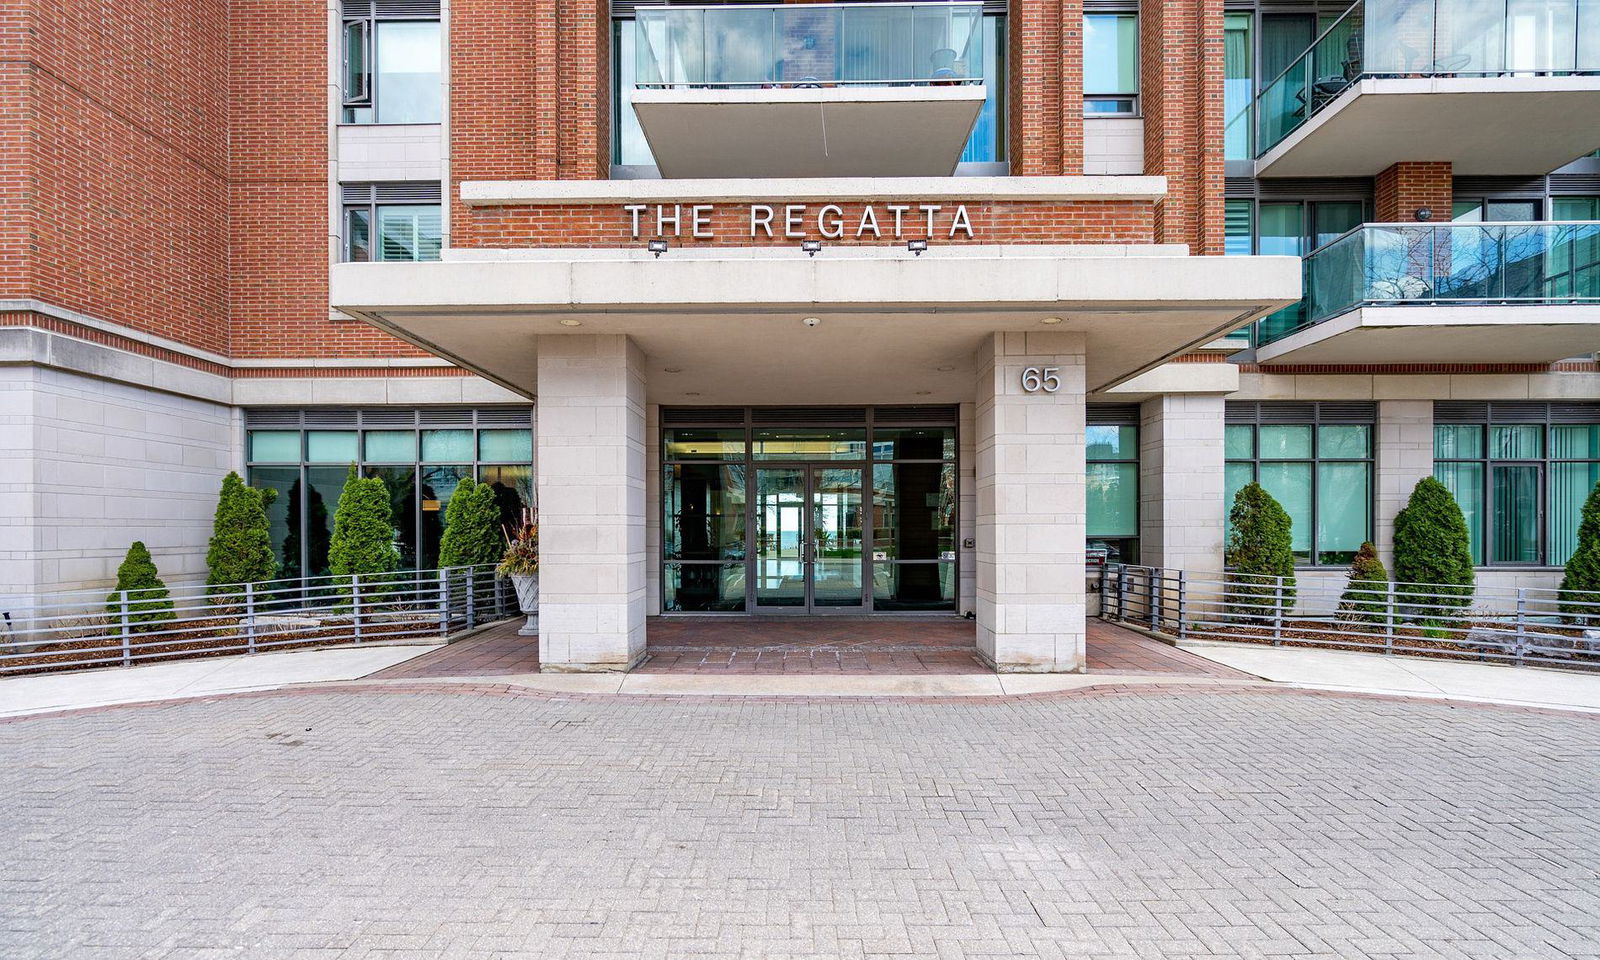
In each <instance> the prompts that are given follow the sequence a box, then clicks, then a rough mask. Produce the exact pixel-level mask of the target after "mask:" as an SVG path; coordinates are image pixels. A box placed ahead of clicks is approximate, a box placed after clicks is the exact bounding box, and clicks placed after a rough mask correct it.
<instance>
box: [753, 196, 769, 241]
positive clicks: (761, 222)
mask: <svg viewBox="0 0 1600 960" xmlns="http://www.w3.org/2000/svg"><path fill="white" fill-rule="evenodd" d="M757 227H760V228H761V230H762V232H763V233H765V234H766V235H767V239H769V240H770V239H772V208H771V207H769V206H767V205H766V204H764V203H753V204H751V205H750V239H752V240H754V239H755V236H756V228H757Z"/></svg>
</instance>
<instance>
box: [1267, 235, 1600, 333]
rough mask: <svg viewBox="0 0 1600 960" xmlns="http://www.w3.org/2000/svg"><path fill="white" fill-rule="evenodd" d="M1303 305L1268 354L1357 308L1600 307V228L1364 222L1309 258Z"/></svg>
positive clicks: (1289, 314) (1282, 317)
mask: <svg viewBox="0 0 1600 960" xmlns="http://www.w3.org/2000/svg"><path fill="white" fill-rule="evenodd" d="M1304 270H1305V285H1304V288H1303V289H1304V299H1302V300H1301V301H1300V302H1299V303H1297V304H1295V305H1294V306H1292V307H1288V308H1286V309H1284V310H1280V311H1279V312H1278V313H1275V314H1273V315H1272V316H1270V317H1268V318H1266V319H1265V320H1262V321H1260V322H1259V323H1257V324H1256V327H1255V337H1254V339H1255V345H1256V346H1258V347H1260V346H1265V345H1266V344H1269V343H1273V342H1274V341H1277V340H1282V339H1283V338H1284V337H1287V336H1289V335H1290V334H1292V333H1295V332H1296V331H1299V330H1304V329H1306V328H1307V327H1312V326H1315V325H1316V324H1319V323H1322V322H1323V321H1324V320H1329V319H1332V318H1333V317H1337V316H1339V315H1340V314H1342V313H1347V312H1349V311H1350V310H1353V309H1355V308H1356V307H1367V306H1400V305H1410V304H1420V305H1424V306H1444V305H1449V304H1566V303H1600V221H1581V222H1572V223H1549V222H1544V223H1441V224H1421V223H1369V224H1365V225H1363V226H1359V227H1356V228H1355V229H1354V230H1351V231H1350V232H1349V233H1346V234H1344V235H1343V236H1341V237H1339V238H1338V239H1336V240H1333V241H1331V242H1329V243H1327V244H1324V245H1323V246H1322V247H1320V248H1319V249H1317V250H1315V251H1313V252H1312V253H1311V255H1310V256H1308V257H1306V258H1305V261H1304Z"/></svg>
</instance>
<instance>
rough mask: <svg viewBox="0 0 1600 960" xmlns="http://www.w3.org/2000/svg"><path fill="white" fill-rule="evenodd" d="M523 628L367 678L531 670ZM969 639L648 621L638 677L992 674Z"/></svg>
mask: <svg viewBox="0 0 1600 960" xmlns="http://www.w3.org/2000/svg"><path fill="white" fill-rule="evenodd" d="M522 623H523V622H522V621H521V620H512V621H508V622H506V623H502V624H498V625H496V626H494V627H491V628H489V629H488V630H485V631H483V632H482V633H480V634H478V635H476V636H473V637H469V638H467V639H465V640H461V641H458V642H456V643H452V644H450V645H449V646H447V647H443V648H441V649H438V650H434V651H432V652H430V653H427V654H425V655H423V656H421V657H417V658H416V659H413V660H408V661H406V662H405V663H401V664H396V665H395V666H392V667H389V668H387V669H385V670H383V671H381V672H379V673H376V674H374V677H376V678H378V679H384V680H412V679H421V678H431V677H492V676H506V675H510V674H520V673H538V672H539V642H538V638H537V637H523V636H519V635H518V633H517V631H518V630H519V629H521V627H522ZM976 632H977V628H976V626H975V625H974V624H973V623H972V622H971V621H967V620H959V619H957V618H955V617H945V618H941V619H936V620H935V619H897V618H885V617H879V618H859V617H803V618H788V619H763V618H750V619H746V618H743V617H721V618H709V617H699V618H697V617H651V618H650V620H649V621H648V623H647V625H646V635H647V639H646V650H647V652H648V654H649V656H648V657H647V658H646V660H645V662H644V663H642V664H641V665H640V666H639V667H638V668H637V672H639V673H649V674H655V673H670V674H713V675H718V676H728V675H742V674H749V675H791V676H793V675H831V674H855V675H868V674H877V675H892V676H928V675H944V676H952V675H962V674H980V675H983V674H992V673H993V672H994V671H993V670H992V669H991V668H989V667H987V666H985V665H984V663H983V661H982V660H980V659H979V658H978V653H977V648H976ZM1086 647H1087V655H1088V667H1089V672H1090V673H1123V674H1159V675H1164V676H1192V677H1213V678H1217V679H1228V680H1241V679H1247V678H1249V677H1250V674H1247V673H1244V672H1242V671H1239V670H1235V669H1233V668H1232V667H1227V666H1224V665H1222V664H1219V663H1214V662H1212V661H1210V660H1207V659H1205V658H1204V657H1200V656H1197V655H1195V654H1193V653H1190V652H1188V651H1186V650H1179V649H1177V648H1176V647H1174V646H1172V645H1171V644H1166V643H1162V642H1160V641H1158V640H1152V639H1150V638H1149V637H1146V636H1143V635H1141V634H1139V633H1135V632H1134V631H1132V630H1129V629H1127V628H1126V627H1121V626H1117V625H1116V624H1111V623H1106V622H1104V621H1101V620H1090V621H1089V627H1088V639H1087V644H1086Z"/></svg>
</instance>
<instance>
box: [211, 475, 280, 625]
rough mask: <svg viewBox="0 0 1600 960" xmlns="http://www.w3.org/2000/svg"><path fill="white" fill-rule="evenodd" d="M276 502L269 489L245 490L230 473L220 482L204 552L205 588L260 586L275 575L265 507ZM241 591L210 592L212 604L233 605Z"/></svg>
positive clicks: (239, 481) (275, 570)
mask: <svg viewBox="0 0 1600 960" xmlns="http://www.w3.org/2000/svg"><path fill="white" fill-rule="evenodd" d="M277 498H278V491H276V490H273V489H272V488H270V487H268V488H265V489H256V488H255V487H248V486H245V482H244V479H243V478H242V477H240V476H239V475H238V474H237V473H232V472H230V473H229V474H228V475H227V476H226V477H223V478H222V492H221V493H220V494H219V495H218V497H217V513H216V517H215V518H214V519H213V520H212V523H211V543H210V545H209V546H208V547H207V549H206V567H207V569H208V571H209V572H208V573H207V575H206V584H207V585H208V586H212V587H217V586H222V585H225V584H240V583H261V582H263V581H266V580H271V579H272V578H273V577H275V576H277V575H278V559H277V557H275V556H274V555H273V553H272V533H271V528H270V526H269V524H268V521H267V507H269V506H271V505H272V502H273V501H274V500H276V499H277ZM242 595H243V592H242V591H237V590H223V591H213V593H212V601H213V602H214V603H216V602H221V603H228V604H231V603H234V602H237V601H238V600H239V598H240V597H241V596H242Z"/></svg>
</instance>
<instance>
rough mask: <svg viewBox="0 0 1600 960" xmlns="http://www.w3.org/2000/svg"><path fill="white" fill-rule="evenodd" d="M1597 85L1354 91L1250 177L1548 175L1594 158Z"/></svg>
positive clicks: (1510, 81) (1537, 81) (1469, 80)
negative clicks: (1419, 170) (1403, 167)
mask: <svg viewBox="0 0 1600 960" xmlns="http://www.w3.org/2000/svg"><path fill="white" fill-rule="evenodd" d="M1597 129H1600V77H1595V76H1576V77H1411V78H1393V79H1379V78H1374V79H1367V80H1361V81H1358V82H1357V83H1354V84H1352V85H1351V86H1349V87H1348V88H1346V89H1345V90H1344V91H1343V92H1342V93H1340V94H1339V95H1338V96H1337V97H1336V98H1334V100H1333V102H1332V103H1329V104H1328V105H1327V106H1325V107H1323V108H1322V109H1321V110H1319V111H1318V112H1317V113H1316V114H1315V115H1314V116H1313V117H1312V118H1311V119H1310V120H1308V121H1307V122H1306V123H1305V124H1303V125H1302V126H1301V127H1300V128H1299V129H1297V130H1295V131H1294V132H1293V133H1291V134H1289V136H1288V137H1286V138H1284V140H1283V142H1282V143H1280V144H1278V145H1277V146H1275V147H1273V148H1272V149H1271V150H1268V151H1267V152H1266V153H1265V154H1263V155H1262V156H1261V158H1260V159H1258V160H1257V161H1256V165H1255V170H1256V176H1258V177H1362V176H1365V177H1370V176H1376V175H1377V174H1379V173H1381V172H1382V171H1383V170H1385V169H1386V168H1388V167H1389V166H1390V165H1391V164H1394V163H1397V162H1399V161H1402V160H1449V161H1451V162H1452V163H1453V164H1454V165H1455V173H1456V175H1457V176H1488V175H1495V174H1533V173H1547V172H1549V171H1551V170H1554V169H1556V168H1557V167H1560V166H1562V165H1563V164H1566V163H1570V162H1572V161H1573V160H1576V159H1578V158H1579V157H1581V156H1583V155H1585V154H1587V153H1591V152H1593V150H1594V149H1595V145H1596V133H1595V131H1596V130H1597Z"/></svg>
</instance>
